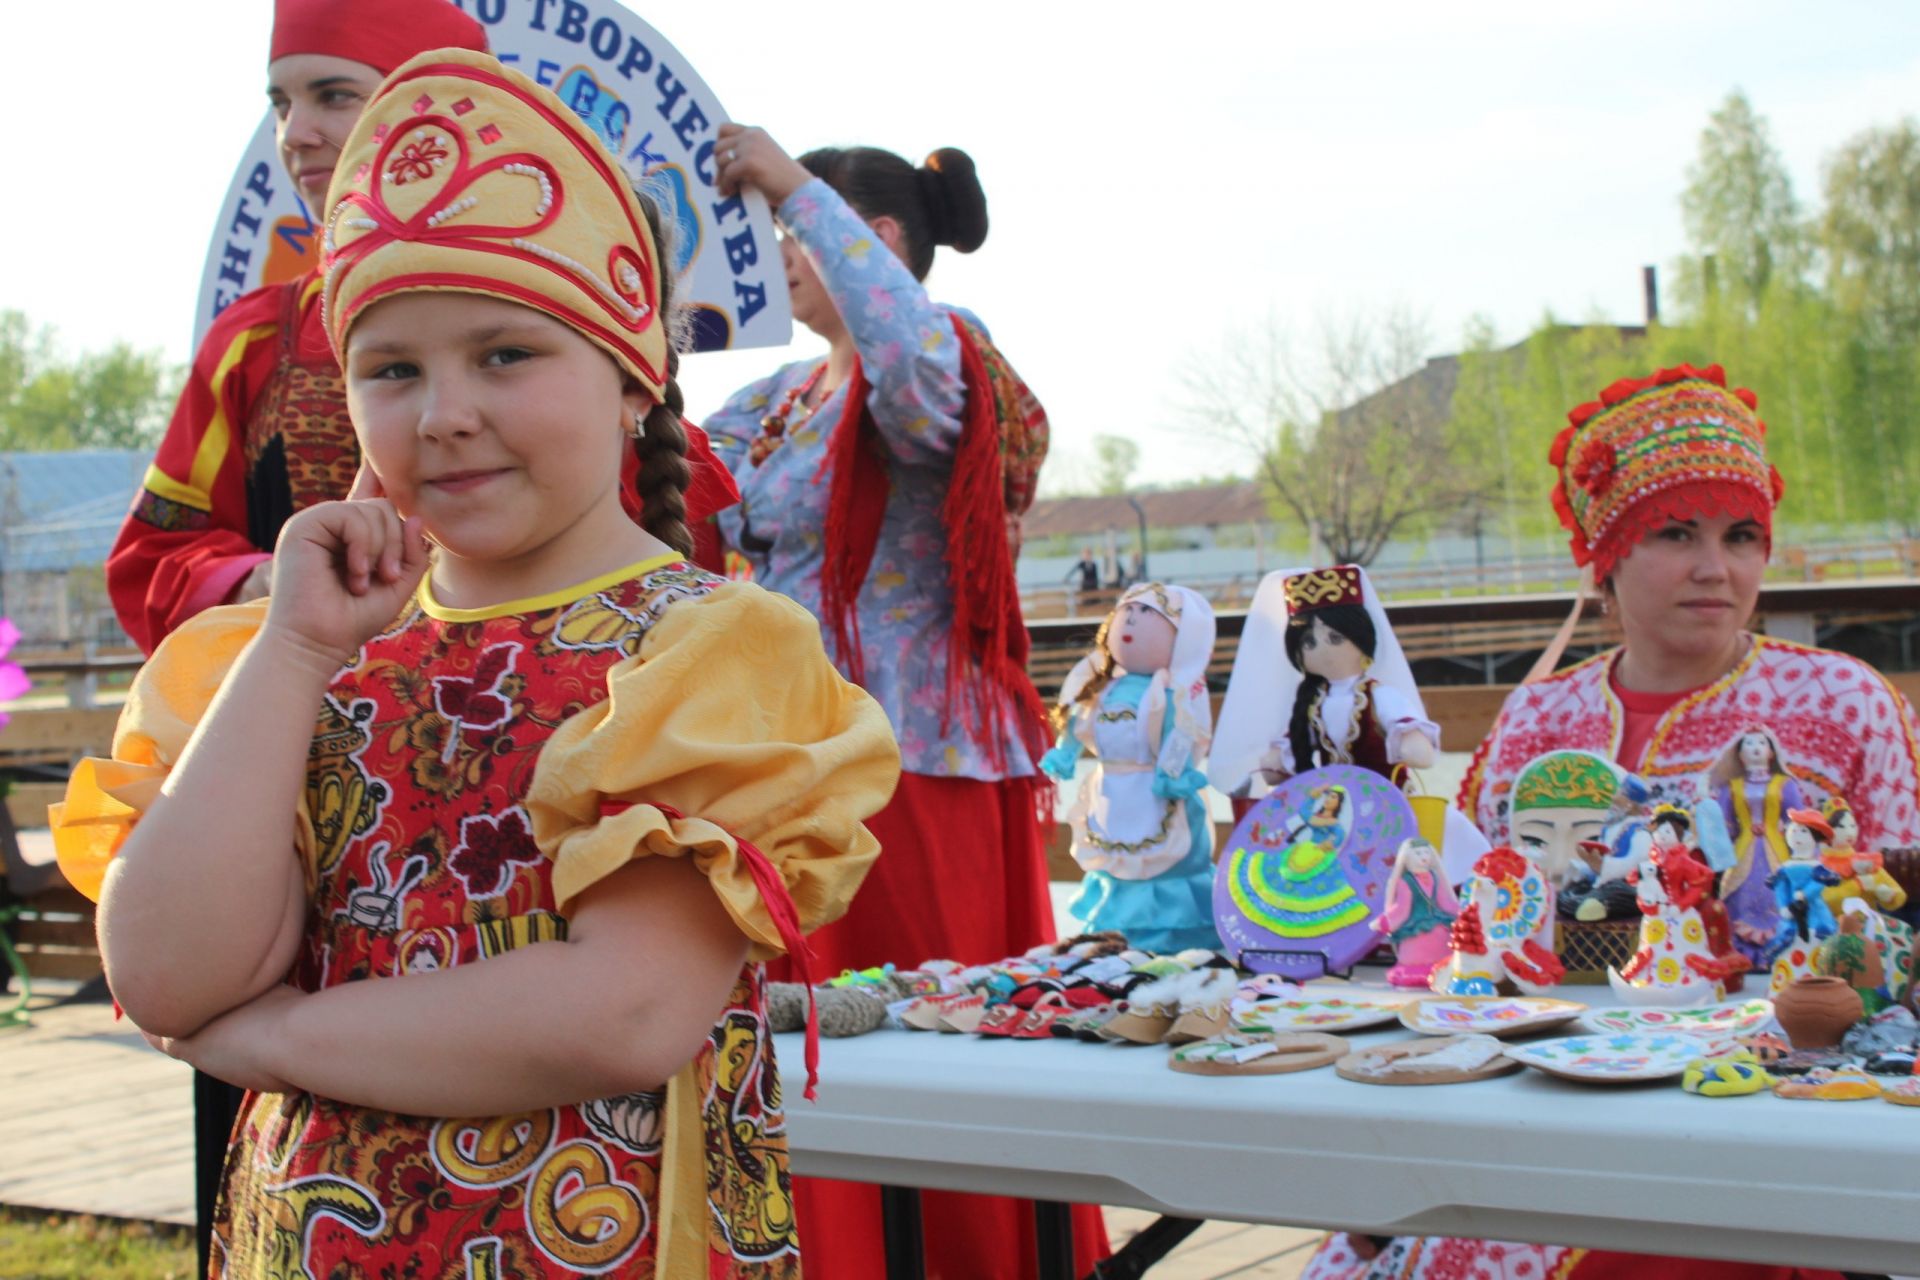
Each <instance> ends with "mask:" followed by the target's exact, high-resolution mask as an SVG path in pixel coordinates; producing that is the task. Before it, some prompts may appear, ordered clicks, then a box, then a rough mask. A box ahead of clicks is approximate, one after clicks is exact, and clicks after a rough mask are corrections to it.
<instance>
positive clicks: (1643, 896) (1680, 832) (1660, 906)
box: [1607, 805, 1747, 1006]
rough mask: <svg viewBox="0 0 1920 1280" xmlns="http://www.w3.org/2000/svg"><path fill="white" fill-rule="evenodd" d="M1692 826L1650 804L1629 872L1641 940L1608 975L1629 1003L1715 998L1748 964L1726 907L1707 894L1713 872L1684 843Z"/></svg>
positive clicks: (1681, 814)
mask: <svg viewBox="0 0 1920 1280" xmlns="http://www.w3.org/2000/svg"><path fill="white" fill-rule="evenodd" d="M1691 826H1692V820H1691V819H1690V818H1689V817H1688V816H1687V813H1686V811H1685V810H1683V809H1678V808H1675V807H1673V806H1671V805H1662V806H1661V807H1660V808H1659V809H1657V810H1655V811H1654V815H1653V820H1652V822H1651V823H1650V824H1649V828H1648V830H1649V835H1650V836H1651V840H1650V842H1649V843H1648V845H1647V847H1646V853H1645V855H1644V857H1643V858H1642V859H1641V861H1640V864H1639V865H1638V866H1637V867H1635V868H1634V870H1633V871H1631V872H1629V873H1628V875H1627V883H1629V884H1631V885H1632V886H1634V890H1635V900H1636V902H1637V904H1638V906H1639V908H1640V912H1641V920H1640V944H1639V946H1638V948H1637V949H1636V950H1635V951H1634V954H1633V958H1632V959H1631V960H1629V961H1628V962H1627V965H1626V967H1625V968H1623V969H1620V970H1617V971H1612V970H1610V971H1609V972H1608V974H1607V977H1608V980H1609V981H1610V982H1611V983H1612V984H1613V991H1614V994H1615V995H1616V996H1618V997H1619V998H1620V999H1621V1000H1624V1001H1626V1002H1627V1003H1629V1004H1662V1005H1681V1006H1685V1005H1693V1004H1697V1003H1704V1002H1705V1001H1707V1000H1709V999H1713V1000H1718V999H1720V998H1722V997H1723V996H1724V995H1725V994H1726V984H1727V983H1728V982H1729V981H1730V980H1732V979H1735V978H1737V977H1738V976H1739V975H1740V974H1743V973H1745V972H1746V969H1747V958H1746V957H1745V956H1744V955H1742V954H1740V953H1739V952H1737V951H1735V950H1734V949H1733V947H1732V941H1731V937H1730V934H1729V931H1728V928H1727V924H1726V913H1725V911H1724V910H1722V909H1720V904H1719V903H1718V902H1717V901H1715V900H1714V898H1713V872H1711V871H1709V870H1708V869H1707V866H1706V864H1705V863H1703V862H1701V861H1700V859H1699V858H1697V857H1695V856H1694V851H1693V849H1692V848H1690V847H1689V846H1688V845H1687V844H1686V837H1687V835H1688V832H1689V831H1690V829H1691Z"/></svg>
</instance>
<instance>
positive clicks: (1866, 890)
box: [1820, 796, 1907, 917]
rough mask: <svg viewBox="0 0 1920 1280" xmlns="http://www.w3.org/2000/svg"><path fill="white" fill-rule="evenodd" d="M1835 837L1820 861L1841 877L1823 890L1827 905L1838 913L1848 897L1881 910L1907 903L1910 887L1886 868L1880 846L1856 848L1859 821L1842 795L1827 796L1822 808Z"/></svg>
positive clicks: (1835, 913)
mask: <svg viewBox="0 0 1920 1280" xmlns="http://www.w3.org/2000/svg"><path fill="white" fill-rule="evenodd" d="M1821 816H1822V817H1824V818H1825V819H1826V820H1827V827H1828V828H1829V829H1830V830H1831V831H1832V832H1833V839H1832V840H1830V841H1829V842H1828V843H1827V848H1826V851H1825V852H1823V853H1822V854H1821V855H1820V861H1821V862H1822V863H1823V864H1824V865H1825V866H1826V868H1827V870H1829V871H1831V872H1833V874H1834V875H1836V876H1838V877H1839V878H1840V883H1838V884H1833V885H1828V886H1827V887H1826V888H1825V889H1824V890H1822V891H1821V896H1822V897H1824V898H1826V900H1827V909H1828V910H1830V911H1832V912H1833V913H1834V915H1835V916H1836V917H1837V916H1838V915H1839V914H1840V912H1841V910H1842V909H1843V908H1844V907H1845V906H1846V902H1847V899H1848V898H1859V899H1860V900H1861V901H1863V902H1865V903H1866V904H1867V905H1868V906H1870V907H1873V908H1874V909H1876V910H1878V911H1883V912H1889V913H1891V912H1894V911H1898V910H1899V909H1900V908H1901V907H1904V906H1906V905H1907V891H1906V890H1905V889H1903V888H1901V887H1900V882H1899V881H1898V880H1895V879H1894V878H1893V876H1892V874H1891V873H1890V872H1888V870H1887V866H1886V859H1885V858H1883V857H1882V856H1881V855H1880V853H1879V852H1878V851H1877V850H1870V849H1857V848H1855V847H1854V846H1855V844H1856V843H1857V842H1858V841H1859V839H1860V822H1859V819H1857V818H1855V817H1854V816H1853V809H1852V807H1851V806H1849V805H1848V804H1847V802H1846V801H1845V800H1842V799H1841V798H1840V797H1839V796H1834V797H1833V798H1832V799H1830V800H1828V801H1827V803H1826V805H1825V807H1824V808H1823V809H1822V810H1821Z"/></svg>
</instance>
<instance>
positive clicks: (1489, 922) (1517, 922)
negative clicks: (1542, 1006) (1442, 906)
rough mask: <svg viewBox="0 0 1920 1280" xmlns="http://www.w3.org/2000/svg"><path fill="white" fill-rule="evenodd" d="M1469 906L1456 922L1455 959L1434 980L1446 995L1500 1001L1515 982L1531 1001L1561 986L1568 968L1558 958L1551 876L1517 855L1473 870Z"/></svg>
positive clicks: (1494, 857)
mask: <svg viewBox="0 0 1920 1280" xmlns="http://www.w3.org/2000/svg"><path fill="white" fill-rule="evenodd" d="M1466 898H1467V901H1466V905H1465V906H1464V907H1462V908H1461V911H1460V915H1459V918H1458V919H1456V920H1455V921H1454V922H1453V930H1452V935H1451V938H1450V941H1451V944H1452V947H1453V955H1452V958H1451V960H1450V961H1449V962H1448V965H1447V966H1446V967H1445V968H1443V969H1438V970H1436V971H1435V972H1434V975H1433V988H1434V990H1436V991H1440V992H1442V993H1443V994H1446V995H1456V996H1478V995H1485V996H1490V995H1496V994H1498V993H1499V991H1500V984H1501V983H1502V982H1511V983H1512V984H1513V985H1514V986H1515V987H1517V988H1518V989H1519V990H1521V991H1522V992H1525V993H1526V994H1528V995H1539V994H1540V993H1541V992H1544V991H1547V990H1550V989H1551V988H1553V987H1555V986H1558V985H1559V983H1560V979H1561V978H1562V977H1564V976H1565V975H1566V968H1565V966H1563V965H1562V964H1561V963H1560V958H1559V957H1558V956H1556V955H1555V954H1554V952H1553V921H1554V908H1553V890H1552V886H1551V885H1549V884H1548V882H1547V877H1546V873H1544V872H1543V871H1541V870H1540V868H1539V867H1538V866H1537V865H1535V863H1534V862H1533V861H1532V859H1530V858H1528V857H1526V856H1525V855H1524V854H1521V853H1519V852H1517V851H1515V850H1513V849H1495V850H1493V851H1492V852H1490V853H1488V854H1487V855H1486V856H1484V857H1482V858H1481V859H1480V860H1479V861H1478V862H1476V863H1474V864H1473V878H1472V879H1471V880H1469V881H1468V882H1467V890H1466Z"/></svg>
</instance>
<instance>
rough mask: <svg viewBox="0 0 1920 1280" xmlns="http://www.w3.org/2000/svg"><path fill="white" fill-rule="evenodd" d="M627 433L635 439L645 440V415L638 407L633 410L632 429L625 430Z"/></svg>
mask: <svg viewBox="0 0 1920 1280" xmlns="http://www.w3.org/2000/svg"><path fill="white" fill-rule="evenodd" d="M627 434H628V435H630V436H632V437H633V438H634V439H635V440H645V439H646V438H647V416H646V415H645V414H644V413H641V412H640V411H639V410H638V409H635V410H634V411H633V430H631V431H629V432H627Z"/></svg>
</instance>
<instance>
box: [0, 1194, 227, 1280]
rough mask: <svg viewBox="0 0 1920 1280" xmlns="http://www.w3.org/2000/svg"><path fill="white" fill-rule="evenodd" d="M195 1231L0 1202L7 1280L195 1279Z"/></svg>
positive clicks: (0, 1245)
mask: <svg viewBox="0 0 1920 1280" xmlns="http://www.w3.org/2000/svg"><path fill="white" fill-rule="evenodd" d="M194 1265H195V1264H194V1256H193V1231H192V1230H191V1229H190V1228H188V1227H174V1226H167V1225H164V1224H155V1223H150V1222H129V1221H126V1220H124V1219H120V1218H96V1217H94V1216H93V1215H91V1214H84V1213H81V1214H67V1213H46V1212H41V1211H39V1210H36V1209H13V1208H8V1207H6V1206H0V1276H5V1277H7V1280H193V1276H194Z"/></svg>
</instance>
